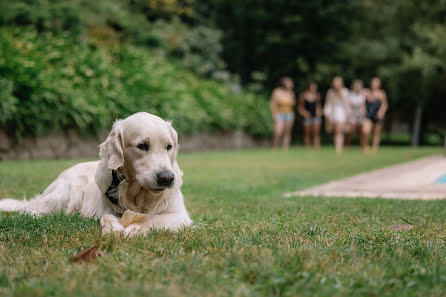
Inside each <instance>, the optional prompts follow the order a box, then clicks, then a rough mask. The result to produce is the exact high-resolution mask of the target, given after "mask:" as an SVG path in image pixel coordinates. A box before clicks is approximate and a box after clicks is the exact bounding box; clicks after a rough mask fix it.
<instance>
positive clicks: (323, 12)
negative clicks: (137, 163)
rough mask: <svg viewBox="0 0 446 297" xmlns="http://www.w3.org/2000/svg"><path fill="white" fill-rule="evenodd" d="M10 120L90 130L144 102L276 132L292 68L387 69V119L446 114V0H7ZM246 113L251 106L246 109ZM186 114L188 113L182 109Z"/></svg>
mask: <svg viewBox="0 0 446 297" xmlns="http://www.w3.org/2000/svg"><path fill="white" fill-rule="evenodd" d="M0 9H1V11H2V14H1V15H0V27H1V34H0V44H1V46H0V125H1V126H3V127H5V128H6V129H7V131H8V132H9V133H10V134H17V135H22V134H40V133H44V132H46V131H48V130H51V129H60V128H76V129H79V130H83V131H86V128H88V131H94V130H99V129H103V128H104V127H108V125H109V124H110V122H111V121H112V120H113V119H114V118H115V117H123V116H126V115H128V114H129V113H132V112H133V111H136V110H147V111H150V112H155V113H157V114H160V115H161V116H164V117H168V118H172V119H174V120H175V124H176V125H178V127H179V130H180V131H181V132H188V133H194V132H197V131H199V130H202V129H217V130H228V129H239V130H244V131H246V132H248V133H250V134H253V135H257V136H267V135H268V134H269V133H270V132H271V119H270V116H269V114H268V103H267V98H268V93H269V92H270V91H271V88H272V87H274V86H275V85H276V84H277V81H278V79H279V78H280V77H281V76H283V75H289V76H292V77H293V78H294V79H295V81H296V86H297V88H296V89H297V91H300V90H302V89H303V88H304V87H305V85H306V84H307V83H308V81H310V80H315V81H317V82H318V83H319V84H320V86H321V90H322V92H323V93H324V92H325V90H326V89H327V88H328V86H329V83H330V80H331V78H332V77H333V76H334V75H342V76H343V77H344V78H345V80H346V83H347V85H349V83H350V81H351V80H352V79H355V78H361V79H363V80H365V81H366V82H367V81H368V80H369V79H370V78H371V77H372V76H374V75H379V76H380V77H382V79H383V82H384V88H385V89H386V90H387V91H388V93H389V100H390V110H389V113H388V116H387V119H386V121H387V128H389V127H390V125H389V124H391V123H393V122H395V121H397V122H405V123H409V124H412V123H413V122H414V118H415V113H416V111H417V110H418V111H421V114H422V115H423V116H422V121H421V134H422V136H424V137H421V140H422V141H423V140H424V141H425V142H427V141H428V140H429V139H431V138H432V133H436V134H437V138H439V137H443V136H444V135H443V132H444V130H445V128H446V122H445V119H444V116H443V110H444V109H445V108H446V103H445V101H444V100H443V98H444V97H445V96H446V87H445V86H446V68H445V66H444V65H446V63H445V62H446V42H445V40H446V24H445V23H444V15H445V13H446V0H423V1H416V0H395V1H388V0H373V1H372V0H361V1H357V0H339V1H325V0H314V1H300V0H299V1H287V0H274V1H270V0H255V1H254V0H244V1H228V0H206V1H205V0H109V1H87V0H70V1H62V0H53V1H48V0H33V1H31V0H17V1H8V0H0ZM246 111H248V112H246ZM180 115H181V116H180Z"/></svg>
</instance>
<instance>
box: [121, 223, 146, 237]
mask: <svg viewBox="0 0 446 297" xmlns="http://www.w3.org/2000/svg"><path fill="white" fill-rule="evenodd" d="M146 232H147V228H146V227H145V226H144V225H142V224H138V223H137V224H131V225H129V226H128V227H126V228H125V230H124V235H125V236H128V237H133V236H135V235H142V234H144V233H146Z"/></svg>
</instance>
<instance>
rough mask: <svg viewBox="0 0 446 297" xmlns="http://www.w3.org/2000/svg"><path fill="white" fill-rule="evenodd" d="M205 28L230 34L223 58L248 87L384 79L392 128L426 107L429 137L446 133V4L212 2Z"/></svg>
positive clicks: (426, 0) (400, 0) (410, 0)
mask: <svg viewBox="0 0 446 297" xmlns="http://www.w3.org/2000/svg"><path fill="white" fill-rule="evenodd" d="M195 6H196V15H199V16H200V18H199V19H200V20H201V22H203V23H205V24H208V23H210V24H215V25H216V26H217V27H218V28H220V29H221V30H223V39H222V40H223V46H224V48H223V57H224V60H225V62H226V63H227V65H228V67H229V69H230V70H231V71H232V72H234V73H236V74H238V75H240V77H241V79H242V82H244V83H245V84H249V85H251V84H253V85H254V86H255V87H256V88H258V85H259V81H258V80H256V77H258V76H259V75H258V73H263V74H264V76H265V79H264V80H263V81H262V84H263V85H264V86H267V87H268V88H271V87H273V86H274V85H276V84H277V81H278V80H279V78H280V77H281V76H284V75H288V76H291V77H293V78H294V79H295V82H296V89H297V90H298V91H301V90H303V88H304V87H305V86H306V84H307V83H308V81H310V80H314V81H316V82H318V83H319V85H320V86H321V90H322V92H323V93H324V91H325V90H326V89H327V88H328V87H329V84H330V81H331V78H332V77H333V76H335V75H341V76H343V77H344V79H345V81H346V84H347V86H349V84H350V82H351V81H352V80H353V79H356V78H360V79H363V80H364V81H365V82H366V84H368V81H369V80H370V78H372V77H373V76H375V75H378V76H380V77H381V78H382V80H383V87H384V88H385V89H386V90H387V91H388V93H389V100H390V110H389V113H388V115H387V121H392V120H402V121H405V122H412V121H413V117H414V113H415V109H416V108H417V106H422V107H423V108H424V115H423V129H422V130H423V132H428V131H429V130H432V131H433V130H438V131H439V133H441V131H442V129H443V131H444V130H445V129H446V118H445V117H444V110H445V109H446V102H445V100H444V99H443V98H444V97H445V96H446V69H445V67H446V66H445V65H446V38H445V37H446V35H445V34H446V23H445V18H444V16H445V15H446V1H445V0H423V1H417V0H392V1H389V0H361V1H358V0H339V1H325V0H313V1H287V0H275V1H268V0H255V1H254V0H245V1H227V0H207V1H198V0H196V2H195Z"/></svg>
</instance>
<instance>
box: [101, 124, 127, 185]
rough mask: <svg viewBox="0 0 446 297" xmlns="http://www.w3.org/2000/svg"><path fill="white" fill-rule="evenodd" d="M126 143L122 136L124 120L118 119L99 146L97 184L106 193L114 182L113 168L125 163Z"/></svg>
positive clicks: (115, 168)
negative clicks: (99, 159)
mask: <svg viewBox="0 0 446 297" xmlns="http://www.w3.org/2000/svg"><path fill="white" fill-rule="evenodd" d="M123 150H124V145H123V137H122V122H121V121H116V122H115V123H114V124H113V128H112V130H111V132H110V134H109V135H108V136H107V139H106V140H105V141H104V143H102V144H101V145H100V146H99V157H100V158H101V161H100V162H99V165H98V168H97V169H96V176H95V180H96V184H97V185H98V187H99V189H100V190H101V192H102V193H105V192H106V191H107V189H108V187H110V184H111V182H112V174H111V172H112V170H117V169H118V168H119V167H121V166H123V165H124V153H123Z"/></svg>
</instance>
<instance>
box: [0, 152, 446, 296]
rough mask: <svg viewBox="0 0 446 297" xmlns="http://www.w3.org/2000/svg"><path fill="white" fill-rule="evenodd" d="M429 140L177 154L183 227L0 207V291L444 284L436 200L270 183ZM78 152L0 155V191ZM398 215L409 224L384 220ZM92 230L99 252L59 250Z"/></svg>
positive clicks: (434, 290) (272, 290)
mask: <svg viewBox="0 0 446 297" xmlns="http://www.w3.org/2000/svg"><path fill="white" fill-rule="evenodd" d="M440 151H441V150H440V149H431V148H424V149H422V150H412V149H407V148H403V149H396V148H388V147H386V148H383V149H382V150H381V151H380V153H379V154H378V155H373V156H367V158H365V157H364V155H363V154H362V153H361V152H359V151H357V150H353V151H351V152H349V154H345V155H342V156H337V155H335V152H334V151H332V150H331V149H323V150H322V151H320V152H314V151H307V150H304V149H293V150H291V151H290V152H288V153H282V152H275V153H274V152H273V153H272V152H270V151H269V150H268V151H245V152H223V153H189V154H180V159H179V163H180V166H181V168H182V170H184V173H185V176H184V181H185V182H184V186H183V193H184V195H185V201H186V206H187V207H188V210H189V211H190V214H191V217H192V219H193V220H194V227H192V228H187V229H185V230H183V231H181V232H179V233H176V234H173V233H170V232H165V231H159V232H151V233H149V234H148V235H147V236H145V237H139V238H132V239H124V238H120V237H114V236H106V237H101V230H100V226H99V222H98V221H95V220H92V219H85V218H82V217H79V216H66V215H63V214H56V215H48V216H42V217H39V218H33V217H31V216H28V215H20V214H12V213H1V214H0V267H1V269H0V295H1V296H20V297H25V296H33V297H36V296H126V297H133V296H135V297H139V296H390V297H393V296H444V292H445V290H446V278H445V275H446V263H445V255H446V245H445V244H444V243H445V240H446V228H445V227H446V213H445V211H444V208H445V206H446V200H438V201H414V200H411V201H401V200H383V199H359V198H358V199H352V198H320V197H300V198H284V197H283V193H284V192H287V191H295V190H299V189H303V188H306V187H308V186H312V185H316V184H320V183H323V182H327V181H330V180H333V179H339V178H343V177H346V176H350V175H353V174H356V173H359V172H362V171H367V170H371V169H374V168H378V167H383V166H388V165H390V164H394V163H399V162H404V161H409V160H412V159H414V158H417V157H421V156H425V155H429V154H432V153H436V154H438V153H440ZM78 162H79V160H70V161H26V162H22V161H20V162H17V161H15V162H13V161H4V162H0V176H2V178H1V179H0V197H17V198H20V197H23V196H24V195H26V196H27V197H31V196H33V195H35V194H37V193H40V192H41V191H42V190H43V189H44V187H45V186H47V185H48V184H49V183H50V182H52V181H53V180H54V178H55V177H56V176H57V175H58V174H59V172H61V171H62V170H63V169H65V168H67V167H69V166H71V165H73V164H76V163H78ZM405 220H408V221H410V222H412V223H413V224H415V226H416V227H415V229H412V230H403V231H399V232H396V231H393V229H392V227H393V226H394V225H395V224H405V223H406V222H405ZM95 244H99V245H100V246H101V248H102V249H104V250H105V251H106V253H107V256H106V257H105V258H103V259H101V260H99V261H98V262H97V263H94V264H91V265H79V264H75V263H71V262H70V258H71V257H72V256H73V255H74V254H75V253H77V252H79V251H80V250H82V249H84V248H88V247H90V246H93V245H95Z"/></svg>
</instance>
